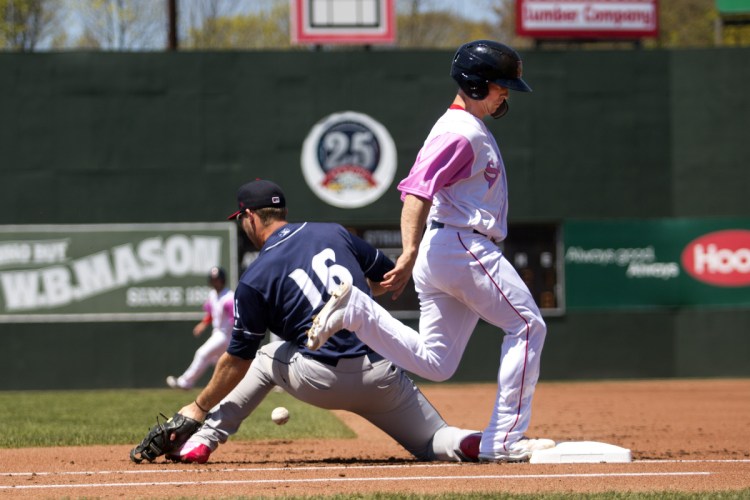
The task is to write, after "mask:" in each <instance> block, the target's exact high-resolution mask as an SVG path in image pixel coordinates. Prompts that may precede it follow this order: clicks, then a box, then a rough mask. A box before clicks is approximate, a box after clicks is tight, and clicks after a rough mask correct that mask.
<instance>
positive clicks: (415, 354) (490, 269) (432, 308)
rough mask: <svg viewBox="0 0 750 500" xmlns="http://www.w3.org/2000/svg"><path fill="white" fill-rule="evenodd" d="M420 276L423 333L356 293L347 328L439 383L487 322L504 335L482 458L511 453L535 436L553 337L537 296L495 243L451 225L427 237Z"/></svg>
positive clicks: (418, 270)
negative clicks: (547, 344)
mask: <svg viewBox="0 0 750 500" xmlns="http://www.w3.org/2000/svg"><path fill="white" fill-rule="evenodd" d="M413 277H414V283H415V288H416V290H417V292H418V294H419V301H420V321H419V332H417V331H415V330H413V329H411V328H409V327H408V326H406V325H404V324H403V323H401V322H400V321H398V320H396V319H395V318H393V317H392V316H391V315H390V313H388V311H387V310H385V309H384V308H383V307H381V306H380V305H379V304H378V303H377V302H375V301H373V300H372V299H370V297H368V296H367V295H365V294H363V293H362V292H360V291H359V290H357V289H356V288H354V289H352V294H351V298H350V299H349V302H348V303H347V306H346V308H345V310H344V327H345V328H347V329H349V330H352V331H355V332H356V333H357V336H358V337H359V338H360V339H361V340H362V341H363V342H365V343H366V344H367V345H369V346H370V347H371V348H372V349H373V350H375V351H376V352H378V353H380V354H382V355H383V356H384V357H386V358H387V359H390V360H391V361H393V363H394V364H396V365H398V366H400V367H401V368H403V369H404V370H407V371H410V372H412V373H415V374H417V375H419V376H420V377H424V378H426V379H429V380H434V381H442V380H446V379H448V378H450V377H451V376H452V375H453V374H454V373H455V371H456V369H457V368H458V364H459V361H460V360H461V357H462V355H463V353H464V350H465V349H466V344H467V343H468V341H469V337H470V336H471V334H472V332H473V331H474V328H475V327H476V324H477V322H478V320H479V319H480V318H482V319H483V320H485V321H486V322H488V323H490V324H492V325H495V326H497V327H499V328H501V329H502V330H503V331H504V332H505V337H504V339H503V343H502V347H501V352H500V367H499V370H498V377H497V381H498V389H497V396H496V402H495V406H494V409H493V412H492V415H491V418H490V422H489V424H488V426H487V428H486V429H485V430H484V432H483V435H482V441H481V444H480V453H491V452H493V451H501V452H504V451H507V446H509V445H510V444H512V443H514V442H516V441H517V440H519V439H520V438H521V437H523V435H524V433H525V432H526V430H527V429H528V426H529V421H530V417H531V400H532V396H533V394H534V390H535V388H536V383H537V380H538V379H539V367H540V356H541V352H542V347H543V345H544V338H545V336H546V332H547V328H546V325H545V323H544V320H543V319H542V316H541V313H540V312H539V309H538V308H537V306H536V303H535V302H534V299H533V297H532V295H531V293H530V292H529V289H528V288H527V286H526V284H525V283H524V282H523V280H522V279H521V278H520V276H518V273H517V272H516V270H515V269H514V268H513V266H512V265H511V264H510V263H509V262H508V260H507V259H505V258H504V257H503V255H502V252H501V251H500V249H499V248H498V247H497V245H495V244H494V243H493V242H492V241H491V240H490V239H489V238H487V237H485V236H483V235H480V234H477V233H474V232H473V231H472V230H471V229H470V228H457V227H453V226H447V225H446V226H445V227H444V228H442V229H430V230H428V231H427V232H426V233H425V235H424V237H423V239H422V243H421V245H420V249H419V256H418V258H417V262H416V264H415V267H414V272H413Z"/></svg>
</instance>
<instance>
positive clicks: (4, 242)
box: [0, 223, 237, 322]
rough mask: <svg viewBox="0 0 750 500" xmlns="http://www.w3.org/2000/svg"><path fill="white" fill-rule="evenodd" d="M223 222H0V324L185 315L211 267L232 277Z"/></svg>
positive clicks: (228, 230)
mask: <svg viewBox="0 0 750 500" xmlns="http://www.w3.org/2000/svg"><path fill="white" fill-rule="evenodd" d="M234 231H235V229H234V227H233V225H232V224H230V223H220V224H107V225H59V226H58V225H55V226H0V322H46V321H133V320H185V319H193V318H199V317H200V316H201V315H202V312H201V310H200V305H201V304H202V303H203V302H204V301H205V299H206V297H207V295H208V290H209V289H208V286H207V282H206V277H207V276H208V270H209V269H210V268H211V267H212V266H217V265H218V266H224V267H226V268H227V269H228V270H229V274H230V283H234V282H236V278H237V271H236V269H237V266H236V264H234V263H235V262H236V239H235V238H236V236H235V232H234Z"/></svg>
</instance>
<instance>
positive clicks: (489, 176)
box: [484, 160, 500, 188]
mask: <svg viewBox="0 0 750 500" xmlns="http://www.w3.org/2000/svg"><path fill="white" fill-rule="evenodd" d="M499 176H500V169H499V168H497V167H496V166H495V162H493V161H492V160H490V161H488V162H487V166H486V167H484V180H486V181H487V184H488V185H489V187H490V188H492V186H493V185H494V184H495V181H497V178H498V177H499Z"/></svg>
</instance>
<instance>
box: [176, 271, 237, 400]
mask: <svg viewBox="0 0 750 500" xmlns="http://www.w3.org/2000/svg"><path fill="white" fill-rule="evenodd" d="M208 284H209V285H211V290H210V291H209V292H208V299H207V300H206V302H205V303H204V304H203V310H204V311H205V312H206V315H205V316H204V318H203V319H202V320H201V321H200V322H199V323H198V324H197V325H195V327H194V328H193V335H194V336H195V337H199V336H200V335H201V334H202V333H203V332H204V331H205V330H206V327H208V325H211V326H212V331H211V336H210V337H209V338H208V339H207V340H206V342H204V343H203V345H202V346H200V347H199V348H198V349H197V350H196V351H195V356H194V357H193V362H192V363H190V366H189V367H188V368H187V370H185V373H183V374H182V375H180V376H179V377H174V376H172V375H170V376H168V377H167V385H168V386H169V387H172V388H173V389H191V388H192V387H193V386H194V385H195V383H196V382H197V381H198V379H200V378H201V376H202V375H203V373H205V371H206V370H207V369H208V368H209V367H211V366H214V365H215V364H216V362H217V361H218V360H219V357H221V355H222V354H223V353H224V351H226V350H227V346H228V345H229V339H230V338H231V336H232V325H233V322H234V292H233V291H232V290H230V289H229V288H228V287H227V274H226V272H225V271H224V269H222V268H220V267H212V268H211V271H209V273H208Z"/></svg>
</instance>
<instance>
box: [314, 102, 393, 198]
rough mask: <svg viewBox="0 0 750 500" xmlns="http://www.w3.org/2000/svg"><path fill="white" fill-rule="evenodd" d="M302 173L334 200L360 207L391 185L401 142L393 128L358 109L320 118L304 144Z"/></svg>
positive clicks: (316, 190) (320, 192)
mask: <svg viewBox="0 0 750 500" xmlns="http://www.w3.org/2000/svg"><path fill="white" fill-rule="evenodd" d="M302 174H303V175H304V177H305V181H307V185H308V186H310V189H312V191H313V192H314V193H315V194H316V195H317V196H318V198H320V199H321V200H323V201H325V202H326V203H328V204H329V205H333V206H335V207H340V208H359V207H363V206H365V205H369V204H370V203H372V202H374V201H375V200H377V199H378V198H380V197H381V196H382V195H383V193H384V192H385V191H386V190H387V189H388V188H389V187H390V185H391V182H393V177H394V176H395V174H396V146H395V144H394V142H393V138H392V137H391V135H390V134H389V133H388V130H387V129H386V128H385V127H384V126H383V125H381V124H380V123H379V122H377V121H375V120H374V119H372V118H371V117H369V116H367V115H365V114H362V113H357V112H354V111H344V112H341V113H334V114H332V115H329V116H327V117H325V118H323V119H322V120H320V121H319V122H318V123H316V124H315V125H314V126H313V128H312V130H310V133H309V134H308V135H307V138H306V139H305V142H304V144H303V145H302Z"/></svg>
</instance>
